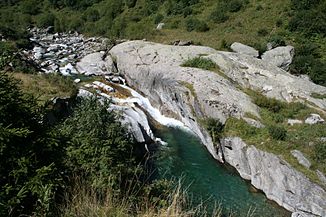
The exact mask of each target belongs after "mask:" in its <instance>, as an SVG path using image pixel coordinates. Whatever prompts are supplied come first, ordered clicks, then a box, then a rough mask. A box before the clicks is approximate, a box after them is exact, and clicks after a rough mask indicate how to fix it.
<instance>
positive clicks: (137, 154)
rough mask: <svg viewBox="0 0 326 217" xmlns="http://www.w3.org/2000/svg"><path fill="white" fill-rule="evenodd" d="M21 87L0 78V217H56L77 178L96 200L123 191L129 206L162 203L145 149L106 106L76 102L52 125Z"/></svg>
mask: <svg viewBox="0 0 326 217" xmlns="http://www.w3.org/2000/svg"><path fill="white" fill-rule="evenodd" d="M18 85H19V83H18V82H17V81H15V80H14V79H13V78H12V77H10V76H9V75H8V74H7V73H3V72H1V73H0V105H1V106H0V116H1V117H0V147H1V148H0V161H1V162H0V163H1V169H0V175H1V177H2V178H1V181H0V200H1V203H0V216H7V215H11V216H16V215H23V214H24V215H42V216H45V215H46V216H49V215H50V216H51V215H52V216H57V215H58V214H60V206H61V204H62V203H64V201H62V198H63V196H64V195H65V194H67V196H66V197H67V198H74V197H75V196H77V195H72V194H71V193H72V192H71V191H70V190H69V189H71V188H74V186H76V185H77V184H78V183H76V179H75V178H79V179H80V180H82V181H83V183H82V184H83V187H85V189H86V188H87V189H92V191H94V192H96V194H95V195H96V199H97V200H98V201H103V202H104V200H103V199H104V198H103V197H102V196H101V192H102V191H104V190H105V191H110V193H112V194H113V195H114V197H116V198H120V197H122V196H123V195H127V194H126V192H127V191H128V193H129V195H128V200H129V202H130V203H132V204H137V203H138V202H139V203H140V201H142V200H145V199H146V201H148V202H150V201H151V202H153V201H152V200H151V198H154V197H155V198H159V201H164V199H165V196H166V194H165V193H164V192H163V190H164V189H167V188H165V187H164V186H166V187H168V186H167V185H165V184H164V182H163V183H161V184H160V183H158V184H155V182H154V183H151V182H150V179H149V178H148V177H149V174H147V172H150V171H147V170H144V166H143V160H144V158H143V157H144V153H145V151H144V150H142V149H143V148H142V146H139V145H138V146H137V145H136V143H135V142H134V141H133V139H132V137H131V136H130V135H129V133H128V132H127V131H126V130H125V128H124V127H122V126H121V124H120V122H119V121H117V117H116V115H115V114H114V113H112V112H111V113H110V112H108V111H107V107H108V102H105V103H104V104H102V103H100V102H99V101H98V100H96V99H82V100H79V101H77V104H76V105H75V107H74V109H73V112H72V114H71V115H70V116H69V117H68V118H66V119H65V120H61V121H58V122H56V123H54V124H52V125H49V124H47V121H46V120H45V118H46V113H47V112H48V111H47V110H44V109H42V107H41V106H38V105H37V103H36V101H35V99H34V98H33V97H32V96H31V95H30V94H25V93H23V92H22V90H21V89H20V88H19V86H18ZM74 177H75V178H74ZM128 186H129V188H126V187H128ZM152 186H153V188H152ZM79 193H82V192H79ZM69 201H70V200H69ZM66 202H67V201H66ZM67 205H68V204H67ZM134 211H135V210H128V213H133V212H134Z"/></svg>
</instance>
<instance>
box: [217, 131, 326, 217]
mask: <svg viewBox="0 0 326 217" xmlns="http://www.w3.org/2000/svg"><path fill="white" fill-rule="evenodd" d="M222 150H223V154H224V158H225V161H226V162H228V163H229V164H230V165H231V166H233V167H235V168H236V169H237V171H238V172H239V174H240V176H241V177H242V178H244V179H247V180H250V181H251V184H252V185H253V186H254V187H255V188H257V189H260V190H262V191H263V192H264V193H265V194H266V196H267V198H269V199H271V200H274V201H276V202H277V203H278V204H279V205H281V206H283V207H284V208H286V209H288V210H289V211H291V212H294V213H296V215H295V216H307V217H313V216H326V200H325V198H326V192H325V191H324V190H323V189H322V188H321V187H320V186H318V185H316V184H314V183H312V182H311V181H310V180H309V179H308V178H306V177H305V176H304V175H303V174H302V173H300V172H298V171H296V170H295V169H294V168H292V166H290V165H289V164H288V163H287V162H285V161H284V160H282V159H281V158H280V157H278V156H276V155H274V154H271V153H267V152H264V151H261V150H259V149H257V148H255V147H254V146H248V145H247V144H246V143H245V142H243V140H242V139H240V138H238V137H230V138H224V139H222ZM299 214H301V215H299Z"/></svg>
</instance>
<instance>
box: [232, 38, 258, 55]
mask: <svg viewBox="0 0 326 217" xmlns="http://www.w3.org/2000/svg"><path fill="white" fill-rule="evenodd" d="M231 49H232V50H233V51H234V52H236V53H239V54H245V55H249V56H252V57H258V56H259V52H258V51H257V50H256V49H254V48H252V47H250V46H248V45H244V44H241V43H239V42H234V43H233V44H232V45H231Z"/></svg>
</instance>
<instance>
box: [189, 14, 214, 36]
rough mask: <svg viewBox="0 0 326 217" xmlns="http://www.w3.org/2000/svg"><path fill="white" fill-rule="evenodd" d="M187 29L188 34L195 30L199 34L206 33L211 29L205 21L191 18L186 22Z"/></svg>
mask: <svg viewBox="0 0 326 217" xmlns="http://www.w3.org/2000/svg"><path fill="white" fill-rule="evenodd" d="M186 29H187V31H188V32H191V31H193V30H196V31H197V32H206V31H208V30H209V27H208V25H207V24H206V23H205V22H204V21H200V20H198V19H197V18H193V17H191V18H189V19H187V20H186Z"/></svg>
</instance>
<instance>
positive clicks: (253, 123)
mask: <svg viewBox="0 0 326 217" xmlns="http://www.w3.org/2000/svg"><path fill="white" fill-rule="evenodd" d="M243 120H245V121H246V122H247V124H249V125H250V126H253V127H256V128H263V127H265V126H264V124H262V123H260V121H257V120H255V119H252V118H247V117H243Z"/></svg>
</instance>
